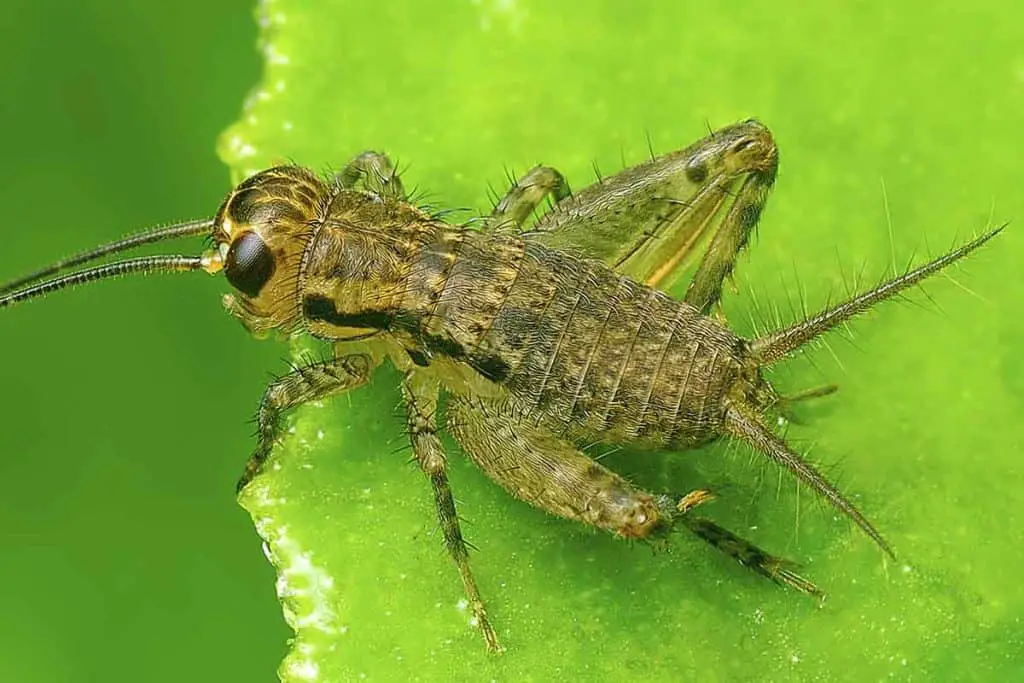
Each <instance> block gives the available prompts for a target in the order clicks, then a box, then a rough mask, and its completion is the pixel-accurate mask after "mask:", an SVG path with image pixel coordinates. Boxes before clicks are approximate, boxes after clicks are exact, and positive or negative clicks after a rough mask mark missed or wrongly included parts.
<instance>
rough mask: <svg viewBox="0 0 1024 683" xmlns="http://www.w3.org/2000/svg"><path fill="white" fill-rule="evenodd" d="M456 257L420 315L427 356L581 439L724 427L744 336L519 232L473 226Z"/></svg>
mask: <svg viewBox="0 0 1024 683" xmlns="http://www.w3.org/2000/svg"><path fill="white" fill-rule="evenodd" d="M422 258H424V259H428V260H430V261H431V262H433V261H435V260H436V256H424V257H422ZM450 263H451V265H450V270H449V272H448V274H447V276H446V277H445V278H444V286H443V288H442V289H441V290H440V292H439V293H436V294H435V295H434V296H433V299H434V300H435V302H436V303H435V304H434V305H433V307H432V309H430V310H429V312H428V314H427V315H423V316H413V319H414V320H413V321H414V323H415V324H416V332H415V334H417V335H418V337H419V340H420V343H421V344H422V347H423V350H424V351H425V352H426V353H428V354H437V353H441V354H444V355H448V356H451V357H453V358H456V359H459V360H462V361H463V362H465V363H467V364H469V365H470V366H471V367H472V368H474V369H475V370H476V371H477V372H479V373H480V374H482V375H484V376H485V377H487V378H488V379H490V380H492V381H494V382H496V383H498V384H500V385H502V386H503V387H504V388H505V389H506V390H507V391H508V392H509V394H510V395H511V397H512V398H513V399H514V401H515V402H516V403H517V404H518V405H519V406H520V408H521V409H522V410H523V411H524V412H525V413H527V414H529V415H530V416H531V417H533V418H534V419H536V420H538V421H543V422H545V423H546V424H548V425H549V426H552V427H556V428H558V429H559V430H564V431H565V432H566V433H567V434H569V435H571V436H573V437H576V438H598V439H600V440H603V441H620V440H635V439H640V440H646V441H649V442H652V443H656V444H673V445H687V444H694V443H700V442H702V441H705V440H709V439H711V438H714V437H715V436H717V435H718V434H719V433H720V429H719V427H720V425H721V420H722V417H723V412H724V408H723V406H724V401H723V396H724V393H725V392H726V390H727V388H728V387H729V386H730V385H731V384H732V380H733V379H734V377H735V374H736V371H737V370H736V368H737V360H736V359H737V358H738V357H739V354H740V352H741V349H740V341H739V340H738V339H737V338H736V337H735V335H733V334H732V333H731V332H730V331H729V330H727V329H725V328H724V327H722V326H720V325H718V324H716V323H715V322H714V321H713V320H711V319H709V318H706V317H704V316H701V315H700V314H699V313H698V312H697V311H696V309H694V308H693V307H691V306H689V305H687V304H684V303H682V302H679V301H676V300H674V299H672V298H670V297H668V296H667V295H665V294H663V293H661V292H659V291H657V290H653V289H650V288H648V287H645V286H642V285H640V284H637V283H636V282H633V281H632V280H629V279H626V278H623V277H620V276H619V275H617V274H616V273H615V272H614V271H612V270H610V269H608V268H607V267H605V266H603V265H602V264H600V263H598V262H595V261H587V260H582V259H579V258H576V257H574V256H573V255H570V254H566V253H564V252H558V251H553V250H551V249H548V248H546V247H544V246H542V245H540V244H537V243H534V242H530V241H525V242H524V241H522V240H519V239H515V238H510V237H500V236H499V237H495V236H488V235H482V234H478V233H464V234H463V237H462V243H461V244H460V245H459V247H458V251H457V257H456V258H455V259H454V260H451V262H450ZM414 268H415V267H414ZM428 270H429V269H423V271H424V272H426V271H428ZM417 281H418V278H415V277H414V278H413V279H412V280H411V281H410V283H409V284H410V291H412V290H414V289H415V286H416V282H417ZM426 298H428V299H429V298H430V297H426Z"/></svg>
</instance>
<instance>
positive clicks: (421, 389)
mask: <svg viewBox="0 0 1024 683" xmlns="http://www.w3.org/2000/svg"><path fill="white" fill-rule="evenodd" d="M402 395H403V397H404V398H405V406H406V413H407V418H408V423H409V425H408V426H409V440H410V441H411V442H412V450H413V454H414V455H415V457H416V462H417V463H419V466H420V469H422V470H423V473H424V474H425V475H427V477H428V478H429V479H430V485H431V486H432V487H433V489H434V503H435V504H436V506H437V517H438V520H439V521H440V522H441V532H442V533H443V534H444V543H445V546H446V547H447V548H448V554H449V555H451V557H452V559H453V560H455V565H456V566H457V567H458V568H459V576H461V577H462V585H463V588H464V589H465V591H466V597H467V598H468V599H469V605H470V609H472V610H473V617H474V619H475V620H476V624H477V626H479V627H480V630H481V632H483V635H484V640H485V641H486V643H487V649H488V650H489V651H491V652H500V651H501V649H502V648H501V645H500V644H499V643H498V636H497V634H496V633H495V632H494V628H493V627H491V622H490V620H489V619H488V618H487V609H486V608H485V607H484V601H483V599H482V598H481V597H480V591H479V589H478V588H477V586H476V579H474V578H473V572H472V571H471V570H470V568H469V550H468V549H467V547H466V541H465V539H463V537H462V529H461V528H460V527H459V515H458V513H457V512H456V510H455V499H454V498H453V497H452V489H451V486H450V485H449V483H448V472H447V470H446V459H445V455H444V447H443V446H442V444H441V440H440V439H439V438H438V436H437V420H436V415H435V414H436V412H437V397H438V386H437V383H436V381H434V380H431V379H427V378H425V377H424V376H423V375H422V373H417V372H416V371H415V370H413V371H412V372H410V373H409V374H408V375H406V377H405V380H404V381H403V383H402Z"/></svg>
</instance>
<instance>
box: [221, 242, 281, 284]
mask: <svg viewBox="0 0 1024 683" xmlns="http://www.w3.org/2000/svg"><path fill="white" fill-rule="evenodd" d="M273 274H274V256H273V254H271V253H270V250H269V249H267V245H266V244H264V243H263V240H262V239H260V236H259V235H257V234H256V233H254V232H246V233H243V234H242V235H241V236H240V237H238V239H236V240H235V241H234V242H232V243H231V248H230V249H228V256H227V258H226V259H225V260H224V275H226V276H227V278H228V282H230V283H231V285H232V286H233V287H234V288H235V289H237V290H238V291H240V292H241V293H242V294H245V295H246V296H251V297H255V296H257V295H259V293H260V290H261V289H263V286H264V285H266V284H267V280H269V279H270V276H271V275H273Z"/></svg>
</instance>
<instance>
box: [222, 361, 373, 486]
mask: <svg viewBox="0 0 1024 683" xmlns="http://www.w3.org/2000/svg"><path fill="white" fill-rule="evenodd" d="M372 370H373V363H372V362H371V361H370V358H369V356H365V355H352V356H344V357H342V358H332V359H330V360H326V361H320V362H316V363H310V364H308V365H304V366H301V367H295V369H293V370H292V371H291V372H289V373H288V374H287V375H283V376H281V377H278V378H277V379H275V380H274V381H273V382H271V383H270V386H268V387H267V390H266V391H265V392H264V393H263V400H262V401H260V408H259V411H258V412H257V413H256V438H257V442H256V450H255V452H253V454H252V457H250V458H249V462H247V463H246V464H245V471H244V472H243V473H242V477H241V479H239V480H238V486H237V488H236V490H237V491H239V492H241V490H242V489H244V488H245V487H246V485H247V484H248V483H249V482H250V481H252V479H253V477H255V476H256V475H257V474H259V473H260V472H261V471H262V469H263V466H264V463H266V460H267V458H268V457H270V451H271V449H272V448H273V447H274V444H275V443H276V442H277V439H278V437H279V436H280V432H281V416H282V413H284V411H286V410H291V409H292V408H296V407H298V406H300V405H302V404H303V403H309V402H310V401H317V400H320V399H322V398H326V397H328V396H333V395H335V394H340V393H341V392H343V391H348V390H349V389H353V388H355V387H358V386H360V385H362V384H365V383H366V381H367V379H369V377H370V373H371V371H372Z"/></svg>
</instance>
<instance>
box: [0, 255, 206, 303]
mask: <svg viewBox="0 0 1024 683" xmlns="http://www.w3.org/2000/svg"><path fill="white" fill-rule="evenodd" d="M202 267H203V259H202V257H199V256H140V257H139V258H134V259H126V260H124V261H115V262H114V263H107V264H104V265H102V266H96V267H94V268H87V269H86V270H80V271H78V272H77V273H71V274H70V275H65V276H63V277H58V278H54V279H53V280H47V281H46V282H40V283H39V284H36V285H32V286H31V287H26V288H25V289H20V290H18V291H16V292H11V293H10V294H6V295H4V296H0V308H6V307H8V306H13V305H14V304H17V303H21V302H22V301H27V300H28V299H35V298H36V297H40V296H45V295H46V294H50V293H51V292H56V291H58V290H61V289H64V288H66V287H73V286H74V285H80V284H84V283H86V282H92V281H94V280H103V279H106V278H112V277H121V276H122V275H130V274H132V273H179V272H184V271H189V270H199V269H200V268H202Z"/></svg>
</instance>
